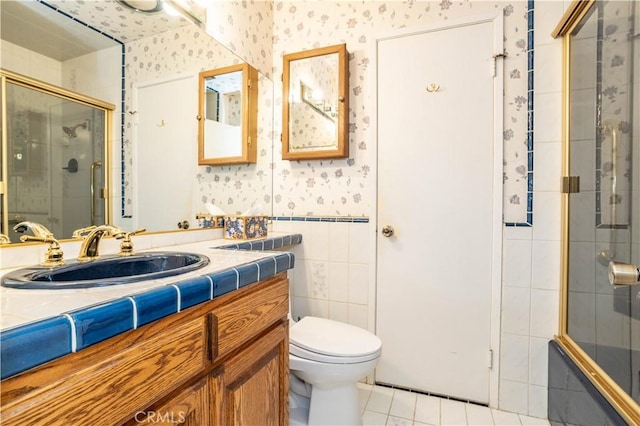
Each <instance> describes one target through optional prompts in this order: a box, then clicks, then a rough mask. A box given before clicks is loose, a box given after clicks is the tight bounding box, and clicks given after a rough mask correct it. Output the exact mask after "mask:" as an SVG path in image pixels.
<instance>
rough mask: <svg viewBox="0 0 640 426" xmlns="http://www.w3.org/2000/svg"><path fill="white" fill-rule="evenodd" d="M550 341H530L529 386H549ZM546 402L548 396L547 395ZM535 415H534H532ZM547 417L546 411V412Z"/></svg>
mask: <svg viewBox="0 0 640 426" xmlns="http://www.w3.org/2000/svg"><path fill="white" fill-rule="evenodd" d="M548 350H549V339H546V338H537V337H532V338H530V339H529V384H530V385H535V386H544V387H546V386H547V382H548V380H549V379H548V366H549V362H548ZM545 402H546V394H545ZM531 414H533V413H531ZM545 417H546V411H545Z"/></svg>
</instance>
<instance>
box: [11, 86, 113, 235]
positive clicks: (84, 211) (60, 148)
mask: <svg viewBox="0 0 640 426" xmlns="http://www.w3.org/2000/svg"><path fill="white" fill-rule="evenodd" d="M4 90H5V93H6V97H5V99H6V104H5V105H3V112H4V116H3V119H4V123H6V138H5V139H4V140H6V143H3V152H4V153H6V163H5V164H6V170H7V173H6V176H5V178H6V179H5V185H4V193H3V194H2V196H3V197H6V198H7V203H6V204H5V205H3V213H4V214H5V215H6V217H7V219H6V220H4V221H3V223H4V224H3V228H6V229H3V233H6V234H7V235H8V236H9V237H10V239H11V241H12V242H19V241H20V240H19V237H20V235H19V234H17V233H15V232H14V231H13V226H14V225H16V224H17V223H19V222H22V221H32V222H37V223H41V224H43V225H44V226H46V227H47V228H48V229H49V230H51V231H52V232H53V234H54V235H55V236H56V237H57V238H59V239H60V238H71V235H72V234H73V231H74V230H76V229H79V228H83V227H87V226H90V225H99V224H103V223H105V222H106V205H105V204H106V201H105V198H104V194H103V191H104V188H105V187H106V184H107V179H106V170H107V167H106V164H105V153H106V146H105V145H106V141H107V111H106V110H104V109H100V108H96V107H95V106H92V105H90V104H87V103H86V102H82V101H80V100H76V99H74V98H72V97H71V96H61V95H59V94H56V93H52V92H48V91H47V90H43V89H41V88H37V87H32V86H30V85H27V84H21V83H20V82H14V81H7V82H6V84H5V85H4Z"/></svg>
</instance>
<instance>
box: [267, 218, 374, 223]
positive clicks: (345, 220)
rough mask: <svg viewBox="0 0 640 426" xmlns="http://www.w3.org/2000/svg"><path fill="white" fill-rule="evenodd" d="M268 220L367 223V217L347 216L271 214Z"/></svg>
mask: <svg viewBox="0 0 640 426" xmlns="http://www.w3.org/2000/svg"><path fill="white" fill-rule="evenodd" d="M269 220H278V221H285V222H289V221H291V222H348V223H369V218H368V217H348V216H271V217H269Z"/></svg>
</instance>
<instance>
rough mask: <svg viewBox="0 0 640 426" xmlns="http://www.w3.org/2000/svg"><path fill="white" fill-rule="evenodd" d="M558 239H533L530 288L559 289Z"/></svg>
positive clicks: (559, 249) (559, 254) (559, 251)
mask: <svg viewBox="0 0 640 426" xmlns="http://www.w3.org/2000/svg"><path fill="white" fill-rule="evenodd" d="M560 257H561V247H560V241H537V240H536V241H534V242H533V256H532V268H531V270H532V273H531V288H540V289H546V290H555V291H559V290H560Z"/></svg>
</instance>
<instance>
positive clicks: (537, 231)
mask: <svg viewBox="0 0 640 426" xmlns="http://www.w3.org/2000/svg"><path fill="white" fill-rule="evenodd" d="M560 200H561V194H560V193H559V192H557V193H556V192H537V191H536V192H535V196H534V198H533V208H534V210H535V211H536V217H535V224H534V228H533V239H534V240H547V241H559V240H560V217H561V206H560Z"/></svg>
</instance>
